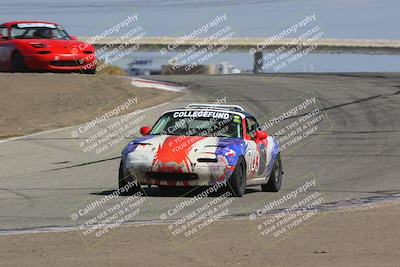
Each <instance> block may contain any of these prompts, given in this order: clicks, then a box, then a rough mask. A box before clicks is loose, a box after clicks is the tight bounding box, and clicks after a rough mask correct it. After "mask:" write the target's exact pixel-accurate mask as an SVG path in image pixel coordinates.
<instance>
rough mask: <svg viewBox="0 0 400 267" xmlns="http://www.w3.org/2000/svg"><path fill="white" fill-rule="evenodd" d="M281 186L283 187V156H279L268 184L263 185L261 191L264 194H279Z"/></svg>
mask: <svg viewBox="0 0 400 267" xmlns="http://www.w3.org/2000/svg"><path fill="white" fill-rule="evenodd" d="M281 185H282V163H281V156H280V154H278V157H277V159H276V160H275V163H274V167H273V169H272V172H271V175H270V176H269V180H268V183H266V184H263V185H261V189H262V191H264V192H278V191H279V190H281Z"/></svg>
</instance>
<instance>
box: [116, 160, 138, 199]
mask: <svg viewBox="0 0 400 267" xmlns="http://www.w3.org/2000/svg"><path fill="white" fill-rule="evenodd" d="M118 188H119V191H120V194H121V195H132V194H134V193H136V192H138V191H139V190H140V184H139V183H138V182H137V181H134V180H133V178H132V175H131V174H129V173H128V174H125V173H124V169H123V163H122V160H121V162H120V164H119V171H118Z"/></svg>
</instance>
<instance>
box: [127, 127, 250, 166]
mask: <svg viewBox="0 0 400 267" xmlns="http://www.w3.org/2000/svg"><path fill="white" fill-rule="evenodd" d="M245 147H246V144H245V142H244V141H243V140H242V139H240V138H226V137H223V138H219V137H202V136H173V135H149V136H145V137H142V138H138V139H135V140H133V141H132V142H130V143H129V144H128V145H127V146H126V147H125V149H124V151H123V155H122V157H123V159H124V157H126V155H127V154H130V157H131V158H132V157H133V159H134V160H135V159H136V160H138V161H148V162H150V161H151V163H152V164H153V165H155V164H176V165H179V166H189V165H190V164H193V163H199V162H202V163H217V162H219V159H220V158H221V157H223V158H224V160H225V161H226V162H227V163H228V165H231V166H234V165H236V162H237V160H238V157H239V156H240V155H242V154H243V151H245Z"/></svg>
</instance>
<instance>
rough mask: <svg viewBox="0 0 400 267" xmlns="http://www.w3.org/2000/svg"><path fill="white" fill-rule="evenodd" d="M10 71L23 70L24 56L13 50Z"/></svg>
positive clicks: (24, 69)
mask: <svg viewBox="0 0 400 267" xmlns="http://www.w3.org/2000/svg"><path fill="white" fill-rule="evenodd" d="M11 71H12V72H25V71H26V67H25V62H24V58H23V57H22V55H21V53H20V52H18V51H15V52H14V53H13V55H12V58H11Z"/></svg>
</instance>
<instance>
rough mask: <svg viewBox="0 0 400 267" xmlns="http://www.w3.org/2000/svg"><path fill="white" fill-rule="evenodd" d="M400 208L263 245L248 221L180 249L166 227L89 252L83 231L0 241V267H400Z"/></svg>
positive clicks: (350, 216) (326, 215) (113, 239)
mask: <svg viewBox="0 0 400 267" xmlns="http://www.w3.org/2000/svg"><path fill="white" fill-rule="evenodd" d="M399 214H400V204H398V203H397V204H393V203H392V204H390V205H385V206H380V207H374V208H368V209H363V210H356V209H352V210H347V211H333V212H322V214H319V215H318V216H320V218H319V219H318V220H315V221H314V222H312V223H310V224H309V225H307V226H305V227H303V228H302V229H300V230H298V231H294V232H293V233H292V234H291V235H290V236H288V237H287V238H286V239H284V240H282V241H280V242H278V243H276V244H273V245H272V246H267V247H265V246H264V245H262V244H261V242H260V239H259V236H258V235H259V233H258V232H255V231H254V227H252V225H251V224H249V221H248V220H231V221H220V222H216V224H219V225H218V226H220V227H218V228H216V230H215V231H209V232H208V233H207V234H205V235H203V236H202V237H201V238H198V239H196V240H192V241H190V242H187V243H188V244H187V245H185V246H183V247H181V248H180V249H177V247H176V244H173V242H172V241H171V239H170V236H168V234H167V231H166V225H152V226H124V227H120V228H118V229H114V230H113V231H115V233H114V234H112V235H111V236H110V237H109V238H107V239H104V240H102V241H101V242H98V243H97V244H96V245H95V246H91V247H88V246H87V244H86V243H85V242H84V240H83V238H82V237H83V236H82V234H81V233H80V232H78V231H72V232H64V233H41V234H23V235H10V236H0V255H2V256H1V258H2V259H1V262H0V266H60V267H61V266H399V262H400V251H399V248H400V215H399Z"/></svg>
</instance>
